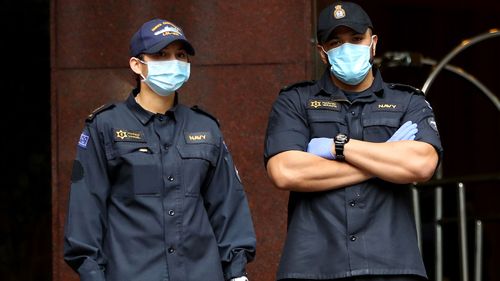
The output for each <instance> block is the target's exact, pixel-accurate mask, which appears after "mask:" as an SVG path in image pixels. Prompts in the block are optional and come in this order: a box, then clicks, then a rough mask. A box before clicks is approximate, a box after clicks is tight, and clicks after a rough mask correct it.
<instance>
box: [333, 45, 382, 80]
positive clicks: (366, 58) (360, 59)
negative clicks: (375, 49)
mask: <svg viewBox="0 0 500 281" xmlns="http://www.w3.org/2000/svg"><path fill="white" fill-rule="evenodd" d="M372 44H373V36H372V38H371V43H370V45H369V46H366V45H360V44H351V43H344V44H342V45H340V46H339V47H337V48H333V49H330V50H329V51H328V52H325V50H324V49H323V52H325V53H326V55H327V56H328V61H329V62H330V65H331V67H330V71H331V72H332V74H333V75H335V77H337V78H338V79H339V80H340V81H342V82H344V83H346V84H349V85H358V84H359V83H361V82H362V81H363V79H365V77H366V75H367V74H368V71H369V70H370V68H371V67H372V64H371V62H370V59H371V56H370V55H371V48H372Z"/></svg>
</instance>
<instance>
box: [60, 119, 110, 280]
mask: <svg viewBox="0 0 500 281" xmlns="http://www.w3.org/2000/svg"><path fill="white" fill-rule="evenodd" d="M102 147H103V144H102V143H101V141H100V140H99V137H98V134H97V132H96V130H95V129H94V128H92V127H91V126H89V125H87V126H86V128H85V129H84V131H83V133H82V134H81V136H80V140H79V142H78V148H77V156H76V159H75V161H74V163H73V172H72V175H71V188H70V195H69V204H68V213H67V218H66V224H65V230H64V260H65V261H66V262H67V263H68V265H69V266H71V267H72V268H73V269H74V270H75V271H76V272H77V273H78V274H79V275H80V280H81V281H105V277H104V272H103V270H104V268H105V266H106V257H105V256H104V254H103V251H102V244H103V243H102V242H103V236H104V233H105V231H106V207H105V206H106V204H105V202H106V198H107V196H108V190H109V183H108V176H107V172H106V157H105V154H104V150H103V148H102Z"/></svg>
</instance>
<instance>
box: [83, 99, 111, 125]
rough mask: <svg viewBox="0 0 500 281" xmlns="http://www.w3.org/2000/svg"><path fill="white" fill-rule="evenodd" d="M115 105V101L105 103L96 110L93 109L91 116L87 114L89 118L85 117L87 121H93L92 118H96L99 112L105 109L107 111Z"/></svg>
mask: <svg viewBox="0 0 500 281" xmlns="http://www.w3.org/2000/svg"><path fill="white" fill-rule="evenodd" d="M113 107H115V104H114V103H108V104H103V105H101V106H99V107H98V108H96V109H94V111H92V113H90V114H89V116H87V119H85V121H87V122H92V120H94V118H95V116H96V115H97V114H99V113H101V112H103V111H106V110H108V109H111V108H113Z"/></svg>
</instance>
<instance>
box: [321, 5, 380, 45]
mask: <svg viewBox="0 0 500 281" xmlns="http://www.w3.org/2000/svg"><path fill="white" fill-rule="evenodd" d="M339 26H346V27H349V28H351V29H353V30H354V31H356V32H358V33H365V32H366V29H367V28H368V27H370V28H371V29H373V24H372V21H371V20H370V17H369V16H368V14H367V13H366V12H365V11H364V10H363V8H361V6H359V5H358V4H356V3H352V2H343V1H339V2H335V3H333V4H331V5H330V6H328V7H326V8H325V9H323V11H321V13H320V14H319V19H318V30H317V34H316V36H317V38H318V42H319V43H324V42H325V41H326V40H328V37H329V36H330V34H331V33H332V31H333V30H334V29H335V28H337V27H339Z"/></svg>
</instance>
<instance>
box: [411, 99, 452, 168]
mask: <svg viewBox="0 0 500 281" xmlns="http://www.w3.org/2000/svg"><path fill="white" fill-rule="evenodd" d="M406 121H412V122H414V123H417V126H418V133H417V135H416V137H415V140H416V141H422V142H426V143H429V144H431V145H432V146H434V148H435V149H436V151H437V152H438V154H439V158H440V159H441V157H442V154H443V147H442V146H441V139H440V137H439V131H438V128H437V123H436V120H435V117H434V112H433V110H432V107H431V105H430V104H429V102H427V101H426V100H425V97H424V96H423V95H413V96H412V98H411V100H410V104H409V107H408V111H407V113H406V115H405V116H404V120H403V122H402V123H404V122H406Z"/></svg>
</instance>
